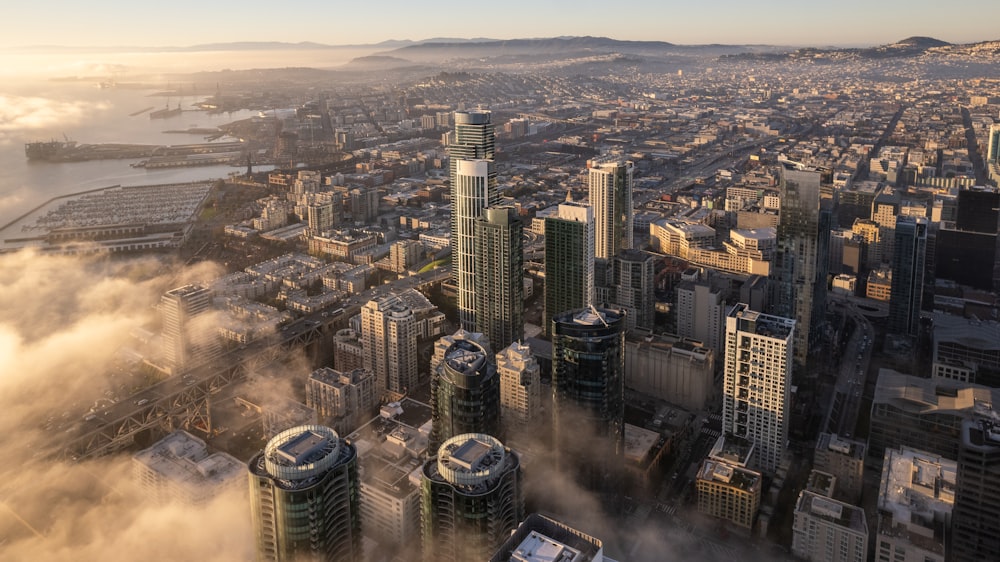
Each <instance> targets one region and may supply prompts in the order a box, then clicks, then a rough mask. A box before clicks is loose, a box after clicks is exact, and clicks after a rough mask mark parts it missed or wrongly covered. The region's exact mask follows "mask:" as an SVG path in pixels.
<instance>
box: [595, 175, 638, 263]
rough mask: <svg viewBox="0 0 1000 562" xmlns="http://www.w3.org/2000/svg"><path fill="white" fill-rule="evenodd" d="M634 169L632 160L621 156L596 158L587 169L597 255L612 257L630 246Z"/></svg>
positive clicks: (599, 256) (606, 257)
mask: <svg viewBox="0 0 1000 562" xmlns="http://www.w3.org/2000/svg"><path fill="white" fill-rule="evenodd" d="M633 170H634V165H633V164H632V162H630V161H620V160H619V161H611V162H597V163H594V164H593V166H592V167H591V168H590V170H589V184H590V198H589V200H590V206H591V207H593V209H594V231H595V236H594V240H595V243H596V246H595V248H594V257H596V258H603V259H611V258H613V257H615V256H617V255H618V253H619V252H621V251H622V250H627V249H631V248H632V228H633V224H632V221H633V219H632V217H633V210H632V175H633Z"/></svg>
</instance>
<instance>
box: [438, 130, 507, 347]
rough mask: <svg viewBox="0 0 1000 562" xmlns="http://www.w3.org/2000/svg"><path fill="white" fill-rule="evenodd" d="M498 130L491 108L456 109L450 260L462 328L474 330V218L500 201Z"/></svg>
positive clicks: (451, 144) (452, 142)
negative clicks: (496, 157) (495, 128)
mask: <svg viewBox="0 0 1000 562" xmlns="http://www.w3.org/2000/svg"><path fill="white" fill-rule="evenodd" d="M495 145H496V133H495V130H494V127H493V118H492V114H491V113H490V112H489V111H478V110H477V111H456V112H455V130H454V131H452V132H451V134H450V135H449V136H448V154H449V157H450V158H449V166H450V171H451V206H452V209H451V238H450V245H451V263H452V274H453V275H454V277H455V282H456V285H457V286H458V314H459V320H460V321H461V326H462V328H465V329H466V330H474V329H475V327H476V319H475V290H476V283H475V281H476V279H475V271H474V268H475V235H476V231H475V221H476V219H478V218H479V216H480V215H481V214H482V212H483V209H485V208H486V207H489V206H493V205H496V204H497V203H499V201H500V200H499V195H498V193H497V171H496V164H495V163H494V161H493V158H494V156H495V151H496V146H495Z"/></svg>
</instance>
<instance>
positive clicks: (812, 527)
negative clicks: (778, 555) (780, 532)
mask: <svg viewBox="0 0 1000 562" xmlns="http://www.w3.org/2000/svg"><path fill="white" fill-rule="evenodd" d="M792 554H795V555H796V556H799V557H800V558H803V559H805V560H810V561H811V562H864V561H865V560H867V559H868V524H867V522H866V521H865V510H863V509H861V508H860V507H857V506H853V505H850V504H846V503H843V502H839V501H837V500H835V499H832V498H827V497H823V496H822V495H820V494H817V493H815V492H810V491H808V490H802V491H801V492H799V499H798V502H796V504H795V520H794V522H793V524H792Z"/></svg>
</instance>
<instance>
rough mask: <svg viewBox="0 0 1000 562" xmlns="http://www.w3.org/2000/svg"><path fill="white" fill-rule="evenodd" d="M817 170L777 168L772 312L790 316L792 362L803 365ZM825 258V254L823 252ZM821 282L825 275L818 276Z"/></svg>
mask: <svg viewBox="0 0 1000 562" xmlns="http://www.w3.org/2000/svg"><path fill="white" fill-rule="evenodd" d="M819 184H820V174H819V172H817V171H811V170H787V169H782V170H781V184H780V191H781V214H780V216H779V219H778V255H777V259H776V262H775V267H774V269H773V276H774V278H775V281H776V283H775V284H774V286H775V291H776V294H775V295H774V297H775V298H773V299H772V303H773V311H772V312H773V313H774V314H775V315H777V316H783V317H785V318H792V319H794V320H795V325H796V326H797V327H798V329H797V330H795V346H794V348H795V363H796V364H797V365H799V366H802V367H804V366H805V363H806V358H807V357H808V356H809V330H810V326H811V322H812V312H813V306H814V302H813V300H814V297H815V295H814V292H815V288H816V287H815V285H816V284H817V263H818V262H817V259H818V247H817V246H818V239H819V234H820V233H819V227H820V202H819ZM822 259H823V260H826V255H823V258H822ZM820 281H821V283H822V284H823V286H825V283H826V279H822V280H820Z"/></svg>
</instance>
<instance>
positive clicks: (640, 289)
mask: <svg viewBox="0 0 1000 562" xmlns="http://www.w3.org/2000/svg"><path fill="white" fill-rule="evenodd" d="M655 274H656V271H655V262H654V258H653V254H650V253H647V252H641V251H639V250H622V251H621V252H619V253H618V255H616V256H615V257H614V258H612V259H611V283H610V285H611V291H612V294H613V295H614V296H613V297H612V298H611V301H610V304H611V305H612V306H614V307H617V308H623V309H625V311H626V312H627V314H626V315H625V322H626V328H627V329H629V330H631V329H633V328H637V327H638V328H645V329H647V330H652V329H653V313H654V306H655V305H656V294H655V293H654V287H653V284H654V282H655Z"/></svg>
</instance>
